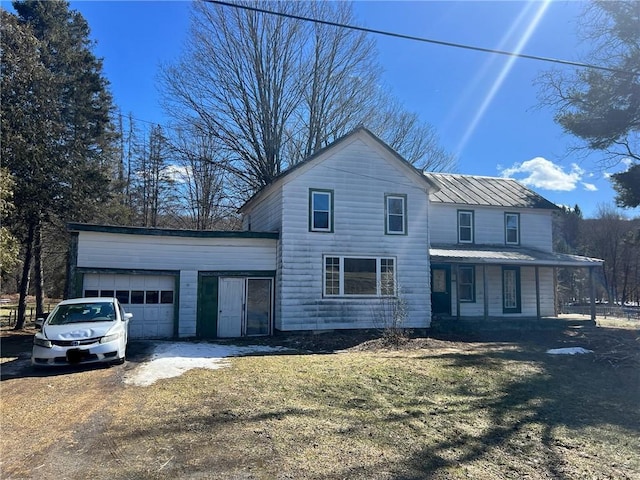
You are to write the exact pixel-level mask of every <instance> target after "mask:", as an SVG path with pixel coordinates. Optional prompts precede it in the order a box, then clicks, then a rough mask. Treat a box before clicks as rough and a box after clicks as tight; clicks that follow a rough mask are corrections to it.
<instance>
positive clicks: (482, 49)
mask: <svg viewBox="0 0 640 480" xmlns="http://www.w3.org/2000/svg"><path fill="white" fill-rule="evenodd" d="M204 2H206V3H212V4H215V5H221V6H223V7H232V8H238V9H241V10H249V11H252V12H257V13H264V14H267V15H276V16H279V17H285V18H291V19H294V20H302V21H304V22H312V23H318V24H321V25H329V26H332V27H338V28H346V29H349V30H355V31H358V32H365V33H372V34H375V35H384V36H387V37H393V38H400V39H403V40H413V41H416V42H422V43H431V44H434V45H442V46H445V47H454V48H462V49H466V50H473V51H476V52H484V53H492V54H495V55H505V56H508V57H516V58H525V59H528V60H537V61H540V62H548V63H557V64H560V65H570V66H572V67H580V68H591V69H594V70H603V71H606V72H611V73H622V74H625V75H637V73H634V72H630V71H627V70H620V69H617V68H610V67H604V66H602V65H594V64H591V63H582V62H574V61H571V60H563V59H560V58H552V57H541V56H538V55H528V54H526V53H515V52H509V51H507V50H497V49H494V48H485V47H477V46H474V45H466V44H463V43H455V42H446V41H443V40H434V39H431V38H424V37H416V36H414V35H406V34H404V33H396V32H389V31H386V30H377V29H374V28H367V27H360V26H357V25H349V24H346V23H338V22H331V21H328V20H320V19H317V18H310V17H303V16H301V15H294V14H291V13H283V12H276V11H273V10H267V9H264V8H258V7H252V6H249V5H238V4H235V3H230V2H221V1H218V0H204Z"/></svg>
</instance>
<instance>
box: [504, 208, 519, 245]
mask: <svg viewBox="0 0 640 480" xmlns="http://www.w3.org/2000/svg"><path fill="white" fill-rule="evenodd" d="M504 238H505V242H506V244H507V245H520V214H518V213H505V214H504Z"/></svg>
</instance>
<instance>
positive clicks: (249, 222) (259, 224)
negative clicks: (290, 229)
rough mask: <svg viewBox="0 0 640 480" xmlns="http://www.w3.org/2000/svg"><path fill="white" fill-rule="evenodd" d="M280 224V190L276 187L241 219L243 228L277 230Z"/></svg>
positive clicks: (263, 230)
mask: <svg viewBox="0 0 640 480" xmlns="http://www.w3.org/2000/svg"><path fill="white" fill-rule="evenodd" d="M281 226H282V190H281V189H279V188H277V189H274V191H272V192H271V193H269V194H268V195H267V196H266V197H265V198H264V199H262V200H261V201H260V203H258V204H256V205H255V206H254V207H253V209H251V210H250V211H249V212H247V213H246V214H245V215H244V217H243V219H242V227H243V229H244V230H249V231H253V232H279V231H280V228H281Z"/></svg>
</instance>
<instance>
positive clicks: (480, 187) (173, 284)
mask: <svg viewBox="0 0 640 480" xmlns="http://www.w3.org/2000/svg"><path fill="white" fill-rule="evenodd" d="M554 209H555V206H553V205H552V204H551V203H549V202H548V201H546V200H544V199H543V198H542V197H540V196H539V195H537V194H535V193H534V192H532V191H531V190H529V189H527V188H525V187H523V186H521V185H519V184H518V183H517V182H515V181H513V180H507V179H496V178H486V177H468V176H461V175H444V174H426V175H425V174H423V173H422V172H421V171H419V170H417V169H415V168H414V167H413V166H411V165H410V164H409V163H408V162H406V161H405V160H404V159H402V158H401V157H400V156H399V155H398V154H397V153H396V152H394V151H393V150H392V149H390V148H389V147H388V146H387V145H386V144H384V143H383V142H382V141H381V140H379V139H378V138H377V137H376V136H375V135H373V134H371V133H370V132H369V131H368V130H366V129H364V128H360V129H357V130H356V131H354V132H352V133H351V134H349V135H346V136H344V137H343V138H341V139H339V140H337V141H336V142H334V143H333V144H331V145H330V146H328V147H326V148H325V149H323V150H321V151H320V152H318V153H316V154H315V155H313V156H312V157H310V158H308V159H306V160H305V161H303V162H301V163H300V164H298V165H296V166H295V167H293V168H290V169H289V170H287V171H286V172H284V173H283V174H282V175H280V176H279V177H278V178H276V179H275V180H274V181H273V182H272V183H271V184H270V185H268V186H267V187H265V188H263V189H262V190H260V191H259V192H258V193H256V194H255V195H254V196H253V197H252V198H251V199H250V200H249V201H248V202H247V203H246V204H245V205H244V206H243V207H242V208H241V209H240V213H241V214H242V216H243V231H240V232H202V231H189V230H166V229H145V228H134V227H114V226H104V225H83V224H72V225H70V230H71V231H72V233H73V236H72V244H71V250H70V251H71V255H70V264H69V275H68V278H69V286H68V296H82V295H84V296H116V297H118V298H119V299H120V300H121V302H122V303H123V304H124V305H125V308H126V309H127V310H129V311H131V312H133V313H134V321H133V322H132V323H131V335H132V337H139V338H158V337H194V336H195V337H200V338H215V337H239V336H250V335H265V334H271V333H273V332H274V331H281V332H287V331H324V330H336V329H367V328H384V327H385V326H387V325H385V322H388V321H389V320H390V319H389V318H388V316H387V314H385V312H387V310H385V309H387V308H388V306H389V305H390V304H393V303H394V302H395V303H397V302H398V301H400V302H401V303H402V310H403V312H404V315H403V316H402V321H403V323H402V327H405V328H429V327H430V326H431V320H432V318H437V319H439V320H443V319H444V321H455V320H458V319H460V318H462V317H473V318H480V319H485V320H488V319H489V318H490V317H491V318H493V317H510V316H511V317H523V318H524V317H527V318H530V317H533V318H541V317H543V316H552V315H554V313H555V311H554V292H555V289H554V278H555V275H554V268H555V267H558V266H573V267H581V268H582V267H589V268H594V267H597V266H599V265H600V264H601V262H600V261H598V260H593V259H587V258H583V257H575V256H568V255H560V254H555V253H553V252H552V248H551V214H552V211H553V210H554Z"/></svg>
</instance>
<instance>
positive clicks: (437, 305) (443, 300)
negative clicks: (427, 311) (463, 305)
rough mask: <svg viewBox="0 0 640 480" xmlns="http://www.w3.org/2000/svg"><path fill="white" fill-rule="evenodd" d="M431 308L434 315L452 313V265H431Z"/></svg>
mask: <svg viewBox="0 0 640 480" xmlns="http://www.w3.org/2000/svg"><path fill="white" fill-rule="evenodd" d="M431 310H432V313H433V315H451V266H450V265H432V266H431Z"/></svg>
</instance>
